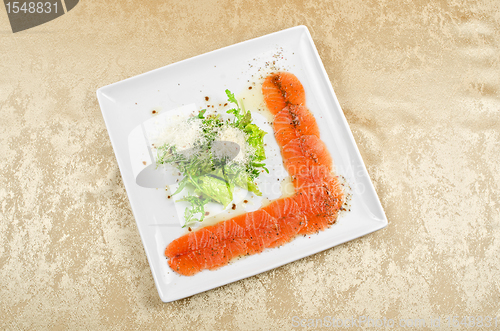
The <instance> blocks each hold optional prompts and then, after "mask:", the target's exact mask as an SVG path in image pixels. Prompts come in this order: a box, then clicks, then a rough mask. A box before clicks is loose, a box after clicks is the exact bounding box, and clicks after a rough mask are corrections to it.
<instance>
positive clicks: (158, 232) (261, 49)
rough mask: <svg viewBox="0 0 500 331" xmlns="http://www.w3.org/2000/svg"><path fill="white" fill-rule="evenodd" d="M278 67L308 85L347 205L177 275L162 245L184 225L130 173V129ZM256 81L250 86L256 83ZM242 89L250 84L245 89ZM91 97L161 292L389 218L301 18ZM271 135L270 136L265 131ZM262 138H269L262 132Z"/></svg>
mask: <svg viewBox="0 0 500 331" xmlns="http://www.w3.org/2000/svg"><path fill="white" fill-rule="evenodd" d="M276 67H278V68H279V69H282V70H288V71H290V72H292V73H294V74H295V75H296V76H297V77H298V78H299V80H300V81H301V82H302V84H303V86H304V89H305V91H306V97H307V106H308V108H309V109H310V110H311V111H312V112H313V114H314V116H315V118H316V120H317V122H318V125H319V128H320V132H321V139H322V140H323V141H324V142H325V143H326V145H327V147H328V149H329V151H330V153H331V155H332V158H333V160H334V163H335V167H336V172H337V174H339V175H341V176H343V177H344V178H345V179H346V182H347V183H348V184H349V186H350V187H351V191H352V198H351V202H350V207H351V211H350V212H347V213H344V214H343V215H341V216H340V217H339V220H338V221H337V223H336V224H335V225H333V226H332V227H331V228H329V229H328V230H326V231H323V232H321V233H318V234H315V235H311V236H307V237H299V238H297V239H295V240H294V241H292V242H291V243H288V244H286V245H284V246H282V247H281V248H279V249H267V250H265V251H264V252H263V253H261V254H257V255H253V256H249V257H246V258H244V259H240V260H237V261H236V262H234V263H231V264H229V265H228V266H225V267H222V268H220V269H218V270H214V271H208V270H207V271H203V272H200V273H198V274H196V275H194V276H191V277H185V276H179V275H178V274H176V273H175V272H173V271H172V270H171V269H170V267H169V266H168V264H167V259H166V258H165V256H164V251H165V248H166V246H167V245H168V244H169V243H170V242H171V241H172V240H174V239H176V238H178V237H179V236H181V235H182V234H184V233H185V232H186V230H185V229H182V228H181V227H180V225H179V220H178V218H177V217H176V211H175V207H174V204H173V202H172V201H171V200H168V199H167V198H166V194H165V191H164V190H162V189H148V188H143V187H140V186H138V185H137V184H136V182H135V178H134V175H133V173H132V168H131V162H130V156H129V147H128V135H129V133H130V132H131V130H132V129H133V128H135V127H136V126H137V125H139V124H141V123H143V122H144V121H145V120H147V119H149V118H151V116H152V115H151V113H152V110H153V109H154V110H157V111H160V112H162V111H168V110H170V109H173V108H177V107H180V106H183V105H187V104H191V103H196V104H197V106H199V108H201V107H202V106H206V104H207V103H209V104H210V103H212V104H213V102H211V101H210V102H206V101H205V96H210V98H211V100H214V102H215V103H220V102H224V100H225V94H224V90H225V89H226V88H227V89H230V90H231V91H233V92H235V94H236V95H238V93H242V91H247V90H248V88H249V86H251V84H253V82H255V81H257V80H258V79H259V77H258V76H259V75H263V73H265V72H266V71H267V72H269V71H271V70H273V68H276ZM257 90H258V89H257V88H256V89H254V91H255V92H256V93H257V92H260V91H257ZM247 93H248V91H247ZM97 98H98V99H99V104H100V106H101V110H102V114H103V116H104V120H105V122H106V126H107V129H108V132H109V136H110V139H111V143H112V145H113V149H114V151H115V154H116V159H117V161H118V165H119V167H120V171H121V175H122V177H123V182H124V184H125V188H126V190H127V194H128V197H129V200H130V204H131V207H132V211H133V213H134V216H135V219H136V222H137V227H138V229H139V232H140V235H141V238H142V241H143V244H144V248H145V251H146V254H147V257H148V261H149V264H150V266H151V271H152V273H153V277H154V280H155V283H156V287H157V289H158V293H159V295H160V298H161V299H162V300H163V301H165V302H170V301H174V300H178V299H181V298H184V297H188V296H191V295H193V294H196V293H200V292H203V291H206V290H209V289H212V288H215V287H218V286H221V285H224V284H228V283H231V282H234V281H237V280H239V279H242V278H246V277H250V276H253V275H256V274H258V273H261V272H264V271H267V270H270V269H273V268H276V267H279V266H281V265H284V264H286V263H289V262H292V261H295V260H298V259H300V258H303V257H305V256H308V255H312V254H315V253H317V252H320V251H323V250H325V249H328V248H331V247H333V246H336V245H338V244H341V243H344V242H346V241H349V240H353V239H355V238H358V237H361V236H364V235H366V234H368V233H371V232H373V231H376V230H379V229H382V228H384V227H385V226H386V225H387V219H386V217H385V214H384V211H383V209H382V206H381V204H380V201H379V199H378V197H377V194H376V192H375V190H374V188H373V185H372V183H371V181H370V178H369V176H368V173H367V171H366V168H365V166H364V164H363V160H362V159H361V156H360V154H359V151H358V149H357V147H356V143H355V141H354V139H353V136H352V134H351V131H350V130H349V126H348V124H347V121H346V119H345V117H344V115H343V113H342V110H341V108H340V105H339V103H338V101H337V98H336V96H335V94H334V92H333V89H332V86H331V84H330V81H329V79H328V76H327V74H326V72H325V69H324V67H323V64H322V62H321V59H320V58H319V55H318V52H317V50H316V48H315V46H314V43H313V41H312V38H311V35H310V34H309V31H308V30H307V28H306V27H304V26H298V27H294V28H291V29H287V30H283V31H280V32H276V33H273V34H270V35H267V36H263V37H260V38H256V39H252V40H249V41H245V42H242V43H239V44H236V45H232V46H229V47H226V48H223V49H220V50H216V51H213V52H210V53H207V54H203V55H200V56H196V57H194V58H191V59H187V60H184V61H181V62H178V63H174V64H171V65H168V66H165V67H163V68H160V69H156V70H153V71H151V72H148V73H145V74H142V75H139V76H136V77H133V78H129V79H126V80H123V81H121V82H118V83H115V84H111V85H108V86H105V87H102V88H100V89H99V90H98V91H97ZM268 136H269V137H268ZM266 137H268V138H267V139H274V138H273V137H272V134H271V135H267V136H266Z"/></svg>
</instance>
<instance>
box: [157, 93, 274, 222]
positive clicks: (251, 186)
mask: <svg viewBox="0 0 500 331" xmlns="http://www.w3.org/2000/svg"><path fill="white" fill-rule="evenodd" d="M225 92H226V95H227V98H228V101H229V102H230V103H231V104H234V105H235V107H233V108H231V109H230V110H228V111H227V113H228V114H232V115H234V119H229V120H226V121H225V120H224V119H223V118H222V116H220V115H207V116H205V113H206V109H202V110H201V111H200V112H199V113H198V115H197V116H194V117H192V118H190V119H189V120H193V121H202V126H201V127H202V136H203V139H200V141H199V142H197V144H195V147H194V149H192V150H190V151H189V153H186V152H185V151H178V150H177V146H171V145H169V144H164V145H163V146H160V147H158V148H157V166H159V165H161V164H172V165H174V166H176V167H177V169H179V171H180V172H181V173H182V175H183V176H184V178H183V179H182V180H181V181H180V182H179V183H178V187H177V190H176V191H175V192H174V193H173V195H177V194H179V193H180V192H181V191H183V190H184V189H186V188H188V189H189V192H190V194H189V195H188V196H186V197H184V198H182V199H180V200H178V201H186V202H189V204H190V206H189V207H188V208H186V210H185V212H184V220H185V224H184V226H187V225H188V224H190V223H193V222H196V221H198V222H201V221H203V219H204V218H205V205H206V204H207V203H209V202H216V203H220V204H222V205H223V206H224V207H227V206H228V205H229V203H231V201H233V192H234V188H235V187H241V188H243V189H247V190H248V191H250V192H253V193H254V194H256V195H259V196H260V195H262V193H261V192H260V190H259V188H258V187H257V185H256V184H255V179H256V178H257V177H258V176H259V175H260V173H261V172H262V171H263V170H264V171H266V172H268V173H269V171H268V170H267V168H266V167H265V163H264V160H265V159H266V154H265V149H264V135H265V134H266V132H265V131H263V130H261V129H260V128H259V127H258V126H257V125H255V124H253V123H252V114H251V112H250V111H246V110H245V109H244V107H243V103H242V104H241V107H240V104H239V103H238V100H236V97H235V96H234V94H233V93H231V92H230V91H229V90H226V91H225ZM224 126H232V127H234V128H237V129H239V130H241V131H242V132H243V133H244V134H245V138H246V141H247V143H248V145H249V146H250V147H251V150H252V152H251V153H250V154H249V155H247V158H245V160H247V161H246V162H245V163H244V164H240V163H236V162H231V160H227V159H224V158H222V159H219V158H216V157H214V155H213V153H212V147H213V143H214V141H215V140H216V139H217V135H218V133H219V132H220V130H221V129H222V128H223V127H224Z"/></svg>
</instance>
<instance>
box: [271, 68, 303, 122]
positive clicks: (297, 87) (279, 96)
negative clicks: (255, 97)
mask: <svg viewBox="0 0 500 331" xmlns="http://www.w3.org/2000/svg"><path fill="white" fill-rule="evenodd" d="M262 94H263V95H264V101H265V102H266V106H267V108H268V109H269V111H270V112H271V114H273V115H275V114H277V113H278V112H280V111H281V110H282V109H283V108H285V107H286V106H287V105H305V104H306V93H305V91H304V87H303V86H302V84H301V83H300V81H299V80H298V78H297V77H295V75H294V74H291V73H289V72H278V73H275V74H271V75H269V76H268V77H267V78H266V79H265V80H264V83H262Z"/></svg>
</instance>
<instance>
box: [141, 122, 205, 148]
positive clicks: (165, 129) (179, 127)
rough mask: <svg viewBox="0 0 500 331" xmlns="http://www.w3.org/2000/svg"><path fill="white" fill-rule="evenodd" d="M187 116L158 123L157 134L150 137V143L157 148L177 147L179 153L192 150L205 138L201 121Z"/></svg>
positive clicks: (153, 133)
mask: <svg viewBox="0 0 500 331" xmlns="http://www.w3.org/2000/svg"><path fill="white" fill-rule="evenodd" d="M188 119H189V118H188V117H186V116H180V115H176V116H172V117H169V118H168V121H165V123H157V125H156V130H155V132H152V133H151V135H150V137H151V138H150V142H151V144H152V145H153V146H155V147H160V146H163V145H164V144H168V145H170V146H175V147H176V148H177V151H183V150H187V149H191V148H193V147H194V146H195V144H196V143H197V142H200V141H201V140H202V138H203V135H202V133H201V120H198V119H192V120H188Z"/></svg>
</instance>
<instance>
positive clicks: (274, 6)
mask: <svg viewBox="0 0 500 331" xmlns="http://www.w3.org/2000/svg"><path fill="white" fill-rule="evenodd" d="M151 3H154V4H150V3H149V2H147V4H146V3H145V2H142V1H110V2H107V3H104V2H102V1H95V0H88V1H85V0H84V1H81V2H80V3H79V4H78V5H77V6H76V7H75V8H74V9H73V10H72V11H70V12H68V13H67V14H65V15H63V16H61V17H60V18H58V19H56V20H54V21H51V22H49V23H46V24H44V25H41V26H38V27H35V28H32V29H30V30H27V31H24V32H19V33H16V34H13V33H12V31H11V30H10V26H9V22H8V18H7V15H6V11H5V10H4V7H2V6H0V155H1V157H0V220H1V221H0V329H7V330H18V329H19V330H43V329H55V330H58V329H72V330H79V329H83V330H85V329H92V330H115V329H116V330H125V329H165V330H169V329H176V330H184V329H196V330H198V329H201V330H205V329H206V330H214V329H218V330H219V329H221V330H222V329H223V330H233V329H234V330H238V329H240V330H281V329H292V328H293V320H292V318H293V316H298V317H299V318H305V319H310V318H323V317H325V316H332V317H337V318H348V317H351V316H354V317H355V318H357V317H358V316H361V315H365V316H369V317H371V318H373V319H378V318H384V317H385V318H387V319H389V318H392V319H395V320H396V321H399V320H400V319H410V318H421V319H426V321H427V322H429V321H430V319H431V318H437V317H441V326H442V327H443V329H448V327H447V322H446V317H447V316H450V315H452V316H453V315H455V316H460V317H461V316H466V315H467V316H492V317H494V316H498V318H499V319H500V305H499V301H500V289H499V279H500V260H499V253H500V226H499V225H500V198H499V195H500V187H499V186H500V175H499V174H500V92H499V88H500V79H499V77H500V2H498V1H449V2H444V1H440V2H437V1H436V2H433V1H403V2H401V1H398V2H394V3H390V2H387V1H382V0H381V1H316V0H308V1H285V2H284V3H283V4H282V3H281V2H277V1H272V2H270V3H263V2H258V1H251V2H246V1H222V0H221V1H211V0H206V1H190V0H187V1H163V2H161V3H160V2H158V3H157V2H151ZM301 24H303V25H306V26H307V27H308V28H309V30H310V32H311V35H312V37H313V39H314V41H315V43H316V46H317V48H318V51H319V54H320V56H321V58H322V60H323V62H324V65H325V68H326V70H327V72H328V75H329V77H330V80H331V82H332V84H333V88H334V90H335V92H336V94H337V97H338V99H339V102H340V105H341V106H342V109H343V111H344V113H345V116H346V118H347V120H348V122H349V125H350V127H351V130H352V132H353V134H354V137H355V139H356V142H357V144H358V147H359V149H360V151H361V154H362V156H363V159H364V161H365V163H366V165H367V168H368V171H369V173H370V176H371V178H372V181H373V183H374V185H375V188H376V190H377V193H378V195H379V197H380V199H381V202H382V205H383V207H384V209H385V212H386V215H387V217H388V219H389V226H388V227H387V228H386V229H384V230H382V231H379V232H376V233H374V234H372V235H368V236H366V237H363V238H360V239H358V240H355V241H352V242H350V243H347V244H344V245H341V246H338V247H335V248H333V249H330V250H327V251H325V252H322V253H320V254H317V255H315V256H312V257H309V258H305V259H302V260H300V261H297V262H295V263H291V264H289V265H286V266H284V267H281V268H278V269H276V270H273V271H270V272H267V273H264V274H261V275H258V276H255V277H252V278H249V279H246V280H242V281H238V282H236V283H233V284H230V285H227V286H223V287H221V288H218V289H215V290H212V291H209V292H206V293H203V294H199V295H195V296H193V297H190V298H187V299H184V300H180V301H177V302H174V303H169V304H164V303H162V302H161V301H160V299H159V297H158V294H157V292H156V288H155V285H154V283H153V278H152V275H151V272H150V269H149V265H148V263H147V260H146V255H145V253H144V249H143V246H142V243H141V240H140V237H139V233H138V231H137V227H136V224H135V220H134V217H133V215H132V212H131V210H130V205H129V202H128V199H127V196H126V192H125V190H124V187H123V184H122V181H121V177H120V173H119V170H118V167H117V163H116V160H115V156H114V153H113V150H112V147H111V144H110V140H109V137H108V133H107V131H106V128H105V125H104V121H103V118H102V115H101V112H100V109H99V106H98V103H97V99H96V96H95V91H96V90H97V88H99V87H101V86H104V85H107V84H110V83H114V82H117V81H119V80H122V79H124V78H128V77H132V76H134V75H137V74H140V73H143V72H146V71H149V70H152V69H155V68H158V67H161V66H164V65H167V64H170V63H173V62H176V61H179V60H182V59H186V58H189V57H192V56H195V55H199V54H203V53H205V52H208V51H211V50H215V49H218V48H221V47H224V46H227V45H231V44H233V43H236V42H240V41H244V40H248V39H251V38H254V37H258V36H262V35H265V34H268V33H271V32H275V31H279V30H281V29H284V28H288V27H292V26H296V25H301ZM460 320H461V319H460ZM476 321H477V320H476ZM493 323H494V322H493ZM498 328H500V320H498V327H497V328H495V327H494V325H492V326H491V327H490V328H487V329H492V330H494V329H498ZM372 329H373V328H372ZM469 329H471V328H469Z"/></svg>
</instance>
